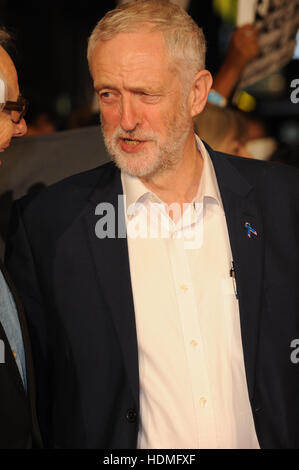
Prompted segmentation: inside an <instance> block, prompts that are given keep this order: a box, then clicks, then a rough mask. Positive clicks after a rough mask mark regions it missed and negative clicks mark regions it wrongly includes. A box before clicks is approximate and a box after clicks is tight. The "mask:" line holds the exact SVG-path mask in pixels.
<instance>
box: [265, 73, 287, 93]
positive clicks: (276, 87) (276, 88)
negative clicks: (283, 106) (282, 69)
mask: <svg viewBox="0 0 299 470" xmlns="http://www.w3.org/2000/svg"><path fill="white" fill-rule="evenodd" d="M267 85H268V90H269V91H270V93H273V94H276V93H281V92H282V91H283V90H284V89H285V86H286V81H285V78H284V76H283V75H282V74H281V73H274V74H273V75H270V77H268V83H267Z"/></svg>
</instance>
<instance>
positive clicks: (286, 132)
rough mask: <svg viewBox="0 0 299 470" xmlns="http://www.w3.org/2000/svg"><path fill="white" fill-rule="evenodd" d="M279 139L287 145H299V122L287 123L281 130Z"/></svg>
mask: <svg viewBox="0 0 299 470" xmlns="http://www.w3.org/2000/svg"><path fill="white" fill-rule="evenodd" d="M279 138H280V140H281V141H282V142H284V143H285V144H290V145H298V144H299V123H298V122H297V121H285V122H284V123H283V124H282V125H281V126H280V129H279Z"/></svg>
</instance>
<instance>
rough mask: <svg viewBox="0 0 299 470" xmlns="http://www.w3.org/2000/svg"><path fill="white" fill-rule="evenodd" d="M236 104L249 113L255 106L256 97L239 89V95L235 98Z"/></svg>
mask: <svg viewBox="0 0 299 470" xmlns="http://www.w3.org/2000/svg"><path fill="white" fill-rule="evenodd" d="M236 105H237V107H238V108H239V109H240V110H241V111H245V112H246V113H249V112H250V111H253V110H254V109H255V107H256V99H255V98H254V96H252V95H250V94H249V93H247V92H246V91H244V90H243V91H241V93H240V94H239V96H237V99H236Z"/></svg>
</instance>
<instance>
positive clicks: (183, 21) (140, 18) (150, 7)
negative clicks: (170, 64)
mask: <svg viewBox="0 0 299 470" xmlns="http://www.w3.org/2000/svg"><path fill="white" fill-rule="evenodd" d="M141 26H145V27H147V28H148V29H149V31H159V32H162V33H163V35H164V39H165V43H166V47H167V50H168V52H169V54H170V56H171V57H172V58H173V60H174V63H175V65H176V66H177V69H178V72H179V73H180V74H181V76H182V77H181V78H185V80H186V79H187V77H190V78H191V77H192V78H193V77H194V76H195V75H196V73H197V72H199V71H200V70H203V69H204V68H205V55H206V42H205V37H204V34H203V31H202V29H201V28H199V26H198V25H197V24H196V23H195V21H194V20H193V19H192V18H191V17H190V16H189V15H188V13H186V12H185V11H184V10H183V9H182V8H180V7H179V6H177V5H174V4H173V3H170V2H169V1H167V0H135V1H132V2H130V3H125V4H123V5H120V6H119V7H117V8H115V9H114V10H111V11H109V12H108V13H106V15H105V16H104V17H103V18H102V19H101V20H100V21H99V22H98V23H97V25H96V26H95V28H94V30H93V31H92V33H91V35H90V37H89V40H88V49H87V59H88V63H89V67H90V62H91V56H92V54H93V51H94V48H95V45H96V43H97V42H98V41H108V40H110V39H112V38H113V37H114V36H116V35H117V34H119V33H126V32H139V31H140V27H141ZM186 74H187V77H186Z"/></svg>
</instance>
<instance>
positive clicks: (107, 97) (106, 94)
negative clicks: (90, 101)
mask: <svg viewBox="0 0 299 470" xmlns="http://www.w3.org/2000/svg"><path fill="white" fill-rule="evenodd" d="M114 98H115V94H114V93H111V91H104V92H103V93H100V99H101V100H102V101H104V102H106V101H107V102H110V101H112V100H113V99H114Z"/></svg>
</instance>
